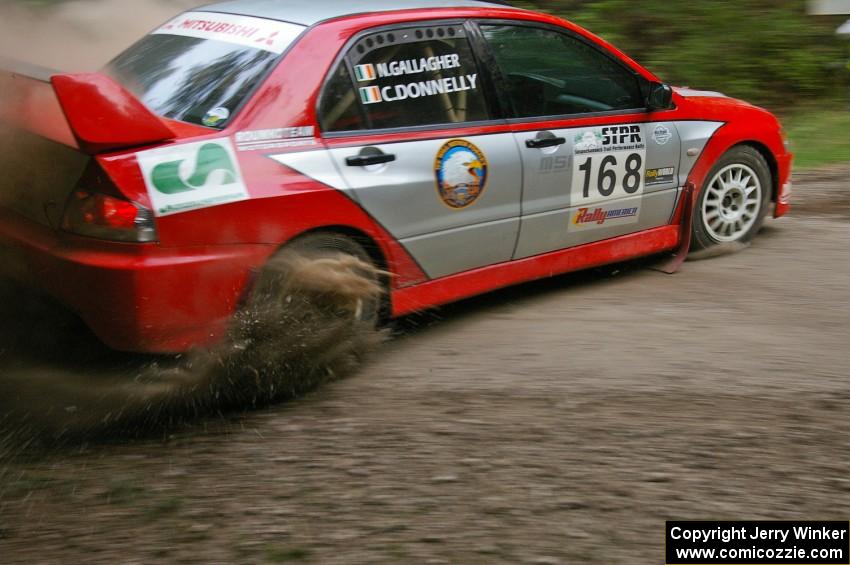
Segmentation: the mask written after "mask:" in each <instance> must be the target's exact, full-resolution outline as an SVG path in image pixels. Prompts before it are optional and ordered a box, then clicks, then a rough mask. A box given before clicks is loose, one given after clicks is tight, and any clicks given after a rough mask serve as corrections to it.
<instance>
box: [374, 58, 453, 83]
mask: <svg viewBox="0 0 850 565" xmlns="http://www.w3.org/2000/svg"><path fill="white" fill-rule="evenodd" d="M359 66H363V67H371V66H372V65H358V67H359ZM375 67H376V68H377V72H378V78H386V77H398V76H404V75H418V74H421V73H425V72H432V73H433V72H437V71H444V70H447V69H457V68H459V67H460V55H458V54H457V53H450V54H448V55H440V56H435V57H422V58H420V59H407V60H404V61H390V62H389V63H378V64H377V65H375ZM373 72H374V71H373ZM372 78H375V77H372ZM364 80H366V79H364Z"/></svg>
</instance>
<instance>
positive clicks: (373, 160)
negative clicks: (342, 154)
mask: <svg viewBox="0 0 850 565" xmlns="http://www.w3.org/2000/svg"><path fill="white" fill-rule="evenodd" d="M392 161H395V155H392V154H390V153H376V154H374V155H352V156H351V157H346V158H345V164H346V165H348V166H349V167H368V166H369V165H382V164H384V163H391V162H392Z"/></svg>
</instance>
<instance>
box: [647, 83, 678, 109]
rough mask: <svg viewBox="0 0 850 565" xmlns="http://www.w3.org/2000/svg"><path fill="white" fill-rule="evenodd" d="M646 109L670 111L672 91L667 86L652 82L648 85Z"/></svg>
mask: <svg viewBox="0 0 850 565" xmlns="http://www.w3.org/2000/svg"><path fill="white" fill-rule="evenodd" d="M646 107H647V108H649V110H670V109H671V108H673V89H672V88H671V87H670V86H669V85H667V84H662V83H660V82H653V83H652V84H650V85H649V94H648V95H647V97H646Z"/></svg>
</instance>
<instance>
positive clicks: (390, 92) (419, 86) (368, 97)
mask: <svg viewBox="0 0 850 565" xmlns="http://www.w3.org/2000/svg"><path fill="white" fill-rule="evenodd" d="M477 88H478V74H472V75H461V76H457V77H446V78H442V79H433V80H426V81H421V82H411V83H408V84H397V85H395V86H384V87H378V86H366V87H361V88H360V101H361V102H363V104H377V103H379V102H399V101H401V100H408V99H416V98H422V97H426V96H437V95H439V94H450V93H452V92H461V91H465V90H476V89H477Z"/></svg>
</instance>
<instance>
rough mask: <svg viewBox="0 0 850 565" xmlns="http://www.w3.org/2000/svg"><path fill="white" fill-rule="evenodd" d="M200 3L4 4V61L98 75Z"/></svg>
mask: <svg viewBox="0 0 850 565" xmlns="http://www.w3.org/2000/svg"><path fill="white" fill-rule="evenodd" d="M205 3H209V2H203V1H198V0H167V1H166V0H73V1H68V2H58V3H55V4H48V5H42V4H33V3H26V2H11V3H10V2H6V3H4V4H6V5H0V57H2V58H6V59H13V60H17V61H23V62H25V63H29V64H34V65H39V66H42V67H46V68H49V69H57V70H61V71H66V72H85V71H94V70H97V69H98V68H100V67H102V66H103V65H104V64H105V63H107V62H109V61H110V60H111V59H112V58H113V57H114V56H115V55H117V54H118V53H120V52H121V51H122V50H124V49H125V48H127V47H129V46H130V45H132V44H133V43H134V42H136V41H137V40H139V39H140V38H141V37H142V36H143V35H144V34H146V33H148V32H149V31H150V30H151V29H153V28H155V27H156V26H158V25H159V24H161V23H163V22H164V21H166V20H168V18H170V17H172V16H175V15H177V14H179V13H180V12H182V11H184V10H186V9H189V8H192V7H195V6H199V5H202V4H205Z"/></svg>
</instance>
